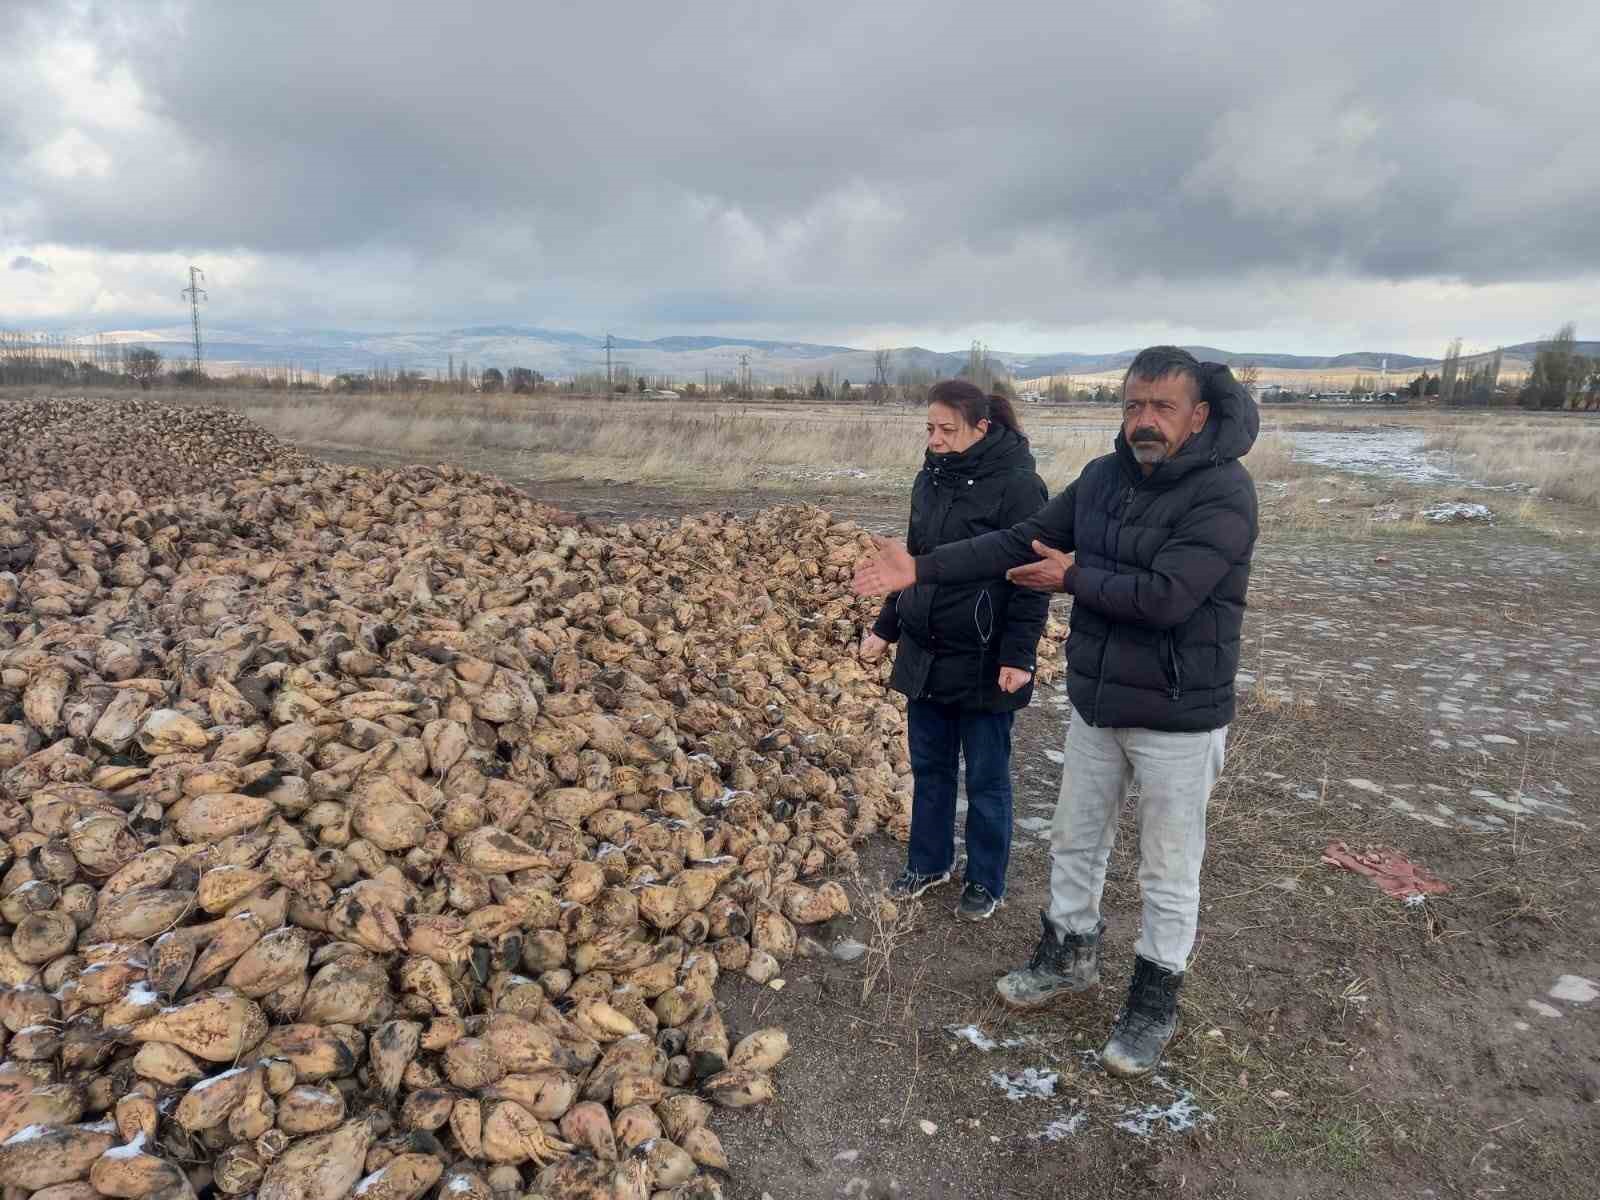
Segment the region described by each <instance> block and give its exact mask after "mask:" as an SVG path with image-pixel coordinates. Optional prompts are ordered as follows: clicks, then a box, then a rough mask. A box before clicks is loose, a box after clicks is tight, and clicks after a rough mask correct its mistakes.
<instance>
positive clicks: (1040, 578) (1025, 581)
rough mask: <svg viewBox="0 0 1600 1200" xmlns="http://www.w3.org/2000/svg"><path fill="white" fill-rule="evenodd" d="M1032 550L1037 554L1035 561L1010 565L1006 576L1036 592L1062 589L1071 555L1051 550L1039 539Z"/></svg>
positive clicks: (1018, 584)
mask: <svg viewBox="0 0 1600 1200" xmlns="http://www.w3.org/2000/svg"><path fill="white" fill-rule="evenodd" d="M1033 552H1034V553H1035V554H1037V555H1038V556H1039V560H1038V561H1037V562H1031V563H1023V564H1022V566H1020V567H1012V568H1011V569H1010V570H1009V571H1007V572H1006V578H1007V579H1009V580H1010V581H1011V582H1012V583H1014V584H1016V585H1017V586H1018V587H1025V588H1031V589H1032V590H1034V591H1036V592H1059V591H1062V590H1064V589H1065V588H1066V586H1067V568H1068V567H1070V566H1071V565H1072V555H1070V554H1067V553H1065V552H1063V551H1061V550H1052V549H1051V548H1050V547H1049V546H1046V545H1045V544H1044V543H1043V542H1040V541H1035V542H1034V543H1033Z"/></svg>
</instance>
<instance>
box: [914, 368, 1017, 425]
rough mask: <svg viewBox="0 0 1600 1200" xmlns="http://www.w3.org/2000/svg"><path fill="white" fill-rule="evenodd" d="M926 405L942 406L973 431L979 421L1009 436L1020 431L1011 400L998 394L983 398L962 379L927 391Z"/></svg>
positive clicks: (948, 380) (947, 380)
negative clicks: (1000, 427)
mask: <svg viewBox="0 0 1600 1200" xmlns="http://www.w3.org/2000/svg"><path fill="white" fill-rule="evenodd" d="M928 403H929V404H942V405H944V406H945V407H946V408H953V409H955V411H956V412H958V413H960V414H961V419H962V420H963V421H965V422H966V423H967V424H968V425H970V426H972V427H973V428H974V429H976V428H977V426H978V422H979V421H983V420H988V421H989V422H990V423H991V424H994V425H1000V426H1003V427H1005V428H1006V429H1009V430H1011V432H1012V433H1021V432H1022V421H1021V420H1020V419H1019V418H1018V417H1017V410H1016V408H1015V407H1014V406H1013V405H1012V403H1011V401H1010V400H1009V399H1008V398H1007V397H1005V396H1002V395H1001V394H1000V393H999V392H995V393H992V394H991V395H987V396H986V395H984V394H983V391H982V389H980V388H979V387H978V386H977V385H975V384H971V383H968V382H967V381H966V380H965V379H946V380H943V381H942V382H939V383H936V384H934V385H933V387H931V388H930V389H928Z"/></svg>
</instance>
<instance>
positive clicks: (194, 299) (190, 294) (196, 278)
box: [178, 266, 206, 383]
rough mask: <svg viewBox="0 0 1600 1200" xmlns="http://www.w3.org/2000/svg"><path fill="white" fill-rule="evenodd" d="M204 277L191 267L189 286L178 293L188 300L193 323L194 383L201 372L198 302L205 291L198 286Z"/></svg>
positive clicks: (194, 267) (204, 296)
mask: <svg viewBox="0 0 1600 1200" xmlns="http://www.w3.org/2000/svg"><path fill="white" fill-rule="evenodd" d="M205 277H206V273H205V272H204V271H202V270H201V269H200V268H199V267H196V266H191V267H190V268H189V286H188V287H186V288H184V289H183V291H181V292H179V293H178V294H179V295H180V296H184V297H186V298H187V299H188V301H189V316H190V317H191V318H192V319H193V321H194V378H195V382H196V383H198V382H199V381H200V375H201V372H202V370H203V368H202V366H201V358H200V301H202V300H204V299H206V290H205V288H203V287H201V286H200V282H201V280H203V279H205Z"/></svg>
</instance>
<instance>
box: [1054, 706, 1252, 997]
mask: <svg viewBox="0 0 1600 1200" xmlns="http://www.w3.org/2000/svg"><path fill="white" fill-rule="evenodd" d="M1227 734H1228V731H1227V728H1226V727H1224V728H1222V729H1215V730H1211V731H1209V732H1204V733H1164V732H1161V731H1159V730H1155V729H1097V728H1095V727H1094V726H1093V725H1090V724H1089V723H1088V722H1087V721H1085V720H1084V719H1083V717H1082V716H1081V715H1080V714H1079V713H1078V712H1077V710H1076V709H1074V710H1073V712H1072V719H1071V721H1070V723H1069V724H1068V726H1067V744H1066V754H1065V761H1064V762H1063V763H1062V769H1061V796H1060V798H1059V799H1058V800H1057V801H1056V811H1055V817H1054V818H1053V819H1052V821H1051V826H1050V910H1049V917H1050V923H1051V924H1052V925H1054V926H1055V928H1056V931H1057V932H1058V933H1062V934H1067V933H1092V932H1094V929H1095V927H1096V926H1097V925H1098V924H1099V921H1100V894H1101V892H1103V891H1104V890H1105V886H1106V862H1107V861H1108V860H1109V859H1110V857H1111V846H1112V844H1113V843H1114V842H1115V841H1116V838H1117V814H1118V811H1119V810H1120V809H1121V807H1122V803H1123V801H1124V800H1126V799H1127V797H1128V786H1129V784H1131V783H1132V782H1133V781H1134V780H1137V781H1138V783H1139V890H1140V892H1141V893H1142V894H1143V896H1144V923H1143V927H1142V928H1141V930H1140V933H1139V941H1138V944H1137V945H1136V946H1135V947H1134V949H1135V952H1136V953H1138V955H1139V956H1140V957H1141V958H1143V959H1146V960H1147V961H1149V962H1153V963H1155V964H1156V965H1158V966H1161V967H1165V968H1166V969H1167V970H1169V971H1182V970H1183V969H1184V965H1185V963H1186V962H1187V961H1188V958H1189V951H1190V950H1192V949H1193V948H1194V932H1195V925H1196V923H1197V922H1198V920H1199V916H1200V861H1201V859H1202V858H1204V857H1205V851H1206V801H1207V799H1208V798H1209V797H1210V795H1211V789H1212V788H1213V787H1214V786H1215V785H1216V782H1217V776H1218V775H1220V774H1221V773H1222V758H1223V752H1224V747H1225V745H1226V742H1227Z"/></svg>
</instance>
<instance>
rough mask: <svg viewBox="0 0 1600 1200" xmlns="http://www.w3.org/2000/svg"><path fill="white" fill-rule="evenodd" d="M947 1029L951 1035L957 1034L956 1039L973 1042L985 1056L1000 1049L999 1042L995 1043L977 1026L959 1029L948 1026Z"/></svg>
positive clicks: (963, 1026) (965, 1026)
mask: <svg viewBox="0 0 1600 1200" xmlns="http://www.w3.org/2000/svg"><path fill="white" fill-rule="evenodd" d="M946 1028H947V1029H948V1030H949V1031H950V1032H951V1033H953V1034H955V1035H956V1037H958V1038H961V1039H963V1040H965V1041H968V1042H971V1043H972V1044H973V1045H974V1046H976V1047H977V1048H978V1049H979V1050H982V1051H983V1052H984V1053H985V1054H987V1053H988V1052H989V1051H991V1050H998V1049H999V1048H1000V1043H999V1042H997V1041H995V1040H994V1039H993V1038H991V1037H990V1036H989V1035H988V1034H986V1033H984V1031H983V1030H981V1029H979V1028H978V1027H977V1026H976V1025H962V1026H959V1027H957V1026H955V1025H949V1026H946Z"/></svg>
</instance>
